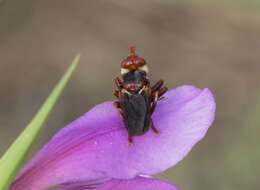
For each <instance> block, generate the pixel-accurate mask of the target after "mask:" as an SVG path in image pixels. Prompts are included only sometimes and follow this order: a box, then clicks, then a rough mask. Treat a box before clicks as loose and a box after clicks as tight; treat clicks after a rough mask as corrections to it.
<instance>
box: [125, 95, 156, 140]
mask: <svg viewBox="0 0 260 190" xmlns="http://www.w3.org/2000/svg"><path fill="white" fill-rule="evenodd" d="M120 105H121V109H122V113H123V117H124V123H125V127H126V129H127V131H128V134H129V135H131V136H139V135H143V134H144V133H145V132H147V130H148V129H149V126H150V125H151V104H150V100H149V97H148V96H147V94H146V93H145V92H144V91H143V92H142V93H141V94H139V93H133V94H131V95H130V94H127V93H125V94H124V95H123V96H122V97H121V99H120Z"/></svg>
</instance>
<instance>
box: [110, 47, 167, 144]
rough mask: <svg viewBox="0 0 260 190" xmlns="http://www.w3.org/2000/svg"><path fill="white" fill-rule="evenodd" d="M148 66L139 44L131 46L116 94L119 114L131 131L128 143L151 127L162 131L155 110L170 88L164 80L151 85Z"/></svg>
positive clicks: (117, 82) (117, 83)
mask: <svg viewBox="0 0 260 190" xmlns="http://www.w3.org/2000/svg"><path fill="white" fill-rule="evenodd" d="M147 75H148V67H147V64H146V61H145V60H144V59H143V58H141V57H139V56H137V55H136V54H135V47H134V46H131V47H130V55H129V56H128V57H127V58H126V59H124V60H123V61H122V62H121V77H122V81H121V80H120V79H119V77H116V78H115V79H114V80H115V84H116V86H117V88H118V90H115V92H114V95H115V96H116V97H117V98H118V100H117V101H115V102H114V107H115V108H116V110H117V112H118V114H119V116H120V117H121V119H122V120H123V122H124V124H125V127H126V129H127V131H128V144H129V145H133V140H132V136H140V135H143V134H145V133H146V132H147V131H148V129H149V127H151V128H152V130H153V131H154V132H155V134H157V135H158V134H159V131H158V130H157V129H156V128H155V126H154V124H153V121H152V118H151V116H152V114H153V112H154V110H155V108H156V105H157V102H158V101H159V100H162V99H163V98H164V97H162V95H163V94H164V93H165V92H166V91H167V88H166V87H163V83H164V82H163V80H159V81H158V82H157V83H156V84H155V85H154V86H152V87H151V86H150V81H149V79H148V77H147Z"/></svg>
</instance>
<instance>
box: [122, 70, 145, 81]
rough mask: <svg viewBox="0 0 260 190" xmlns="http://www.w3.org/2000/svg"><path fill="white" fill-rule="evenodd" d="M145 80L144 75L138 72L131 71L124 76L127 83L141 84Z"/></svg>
mask: <svg viewBox="0 0 260 190" xmlns="http://www.w3.org/2000/svg"><path fill="white" fill-rule="evenodd" d="M143 79H144V74H143V73H142V72H140V71H138V70H133V71H129V72H128V73H126V74H125V75H124V76H123V80H124V82H125V83H129V82H137V83H138V82H141V81H142V80H143Z"/></svg>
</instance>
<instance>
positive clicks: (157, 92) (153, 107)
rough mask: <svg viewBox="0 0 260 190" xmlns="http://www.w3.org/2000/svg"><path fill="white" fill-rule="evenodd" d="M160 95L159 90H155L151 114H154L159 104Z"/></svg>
mask: <svg viewBox="0 0 260 190" xmlns="http://www.w3.org/2000/svg"><path fill="white" fill-rule="evenodd" d="M158 97H159V91H155V92H154V94H153V99H152V107H151V115H152V114H153V112H154V109H155V107H156V105H157V101H158Z"/></svg>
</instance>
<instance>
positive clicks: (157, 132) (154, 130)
mask: <svg viewBox="0 0 260 190" xmlns="http://www.w3.org/2000/svg"><path fill="white" fill-rule="evenodd" d="M152 130H153V132H154V133H155V134H156V135H159V134H160V132H159V131H158V130H157V129H156V128H155V127H154V124H153V121H152Z"/></svg>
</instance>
